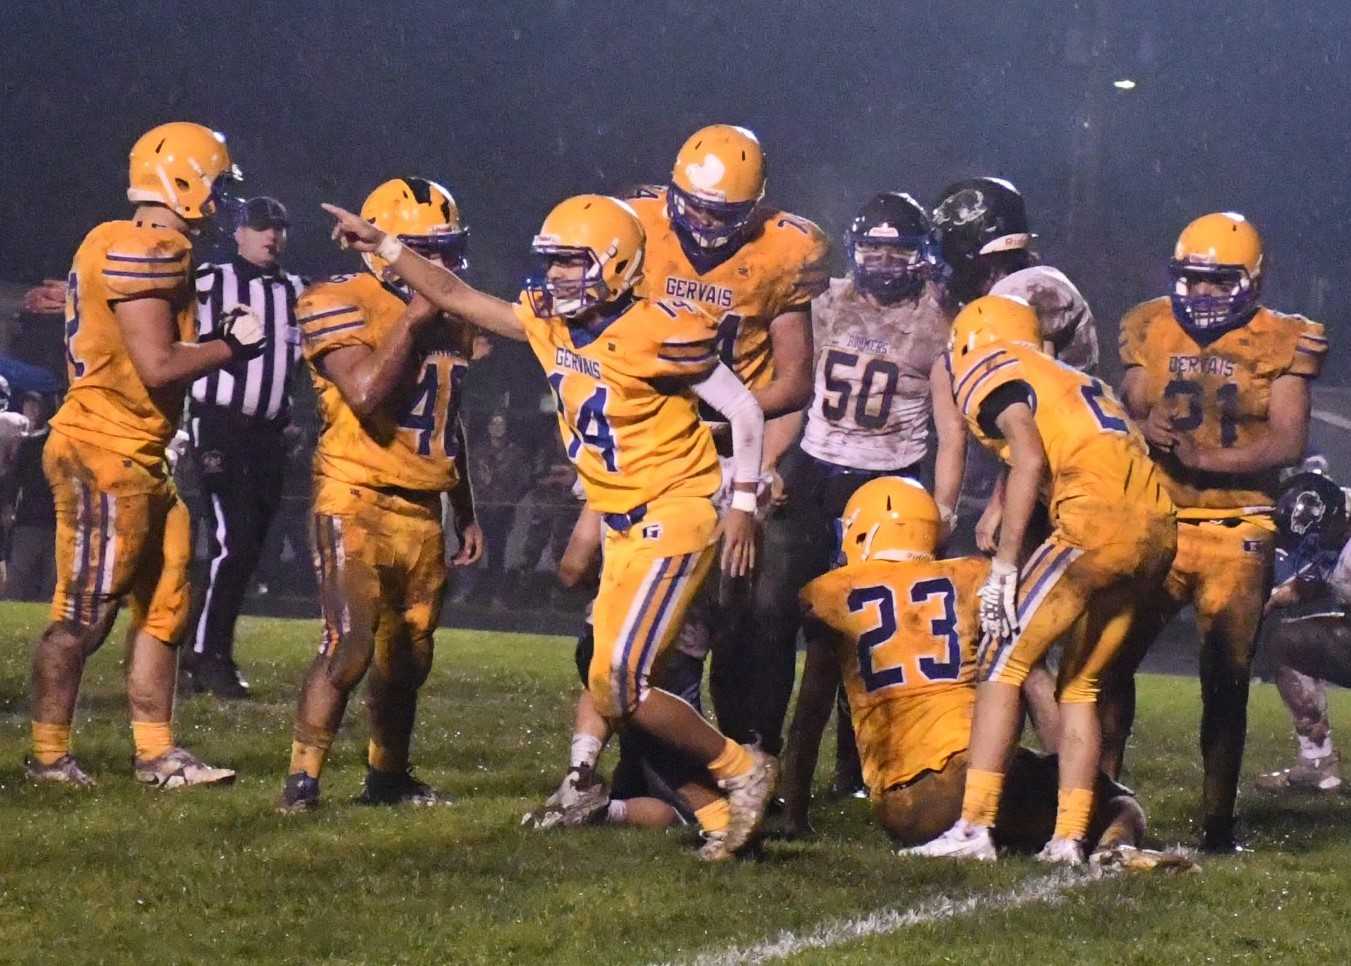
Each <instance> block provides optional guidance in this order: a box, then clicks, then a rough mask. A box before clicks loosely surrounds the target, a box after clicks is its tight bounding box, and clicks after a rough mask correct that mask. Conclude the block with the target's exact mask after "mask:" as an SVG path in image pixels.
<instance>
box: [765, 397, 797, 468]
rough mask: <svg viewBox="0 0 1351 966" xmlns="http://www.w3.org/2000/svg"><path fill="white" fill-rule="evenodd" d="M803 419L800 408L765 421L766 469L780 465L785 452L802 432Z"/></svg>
mask: <svg viewBox="0 0 1351 966" xmlns="http://www.w3.org/2000/svg"><path fill="white" fill-rule="evenodd" d="M802 420H803V413H802V412H801V411H800V410H799V411H797V412H792V413H786V414H784V415H782V416H780V417H778V418H777V419H771V420H769V421H768V422H766V423H765V445H764V455H763V456H762V457H761V464H762V465H763V466H764V468H765V469H766V470H772V469H774V468H775V467H776V466H778V465H779V460H780V459H782V458H783V454H784V453H786V452H788V450H789V449H790V448H791V447H792V445H793V443H795V442H797V438H798V435H799V434H800V433H801V432H802Z"/></svg>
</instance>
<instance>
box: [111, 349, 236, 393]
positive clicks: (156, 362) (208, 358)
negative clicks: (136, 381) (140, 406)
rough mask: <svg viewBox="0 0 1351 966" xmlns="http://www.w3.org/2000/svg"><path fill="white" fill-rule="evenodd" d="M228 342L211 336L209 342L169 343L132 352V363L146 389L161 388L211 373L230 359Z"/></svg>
mask: <svg viewBox="0 0 1351 966" xmlns="http://www.w3.org/2000/svg"><path fill="white" fill-rule="evenodd" d="M230 359H231V353H230V346H229V344H228V343H226V342H224V341H222V340H219V339H215V340H212V341H210V342H171V343H169V344H168V345H167V346H164V347H163V348H161V349H159V350H158V351H155V350H153V349H152V350H149V351H144V352H142V353H141V358H139V359H138V358H137V356H136V354H135V353H133V354H132V364H133V365H134V366H135V367H136V372H137V374H138V375H140V377H141V381H142V382H144V383H145V385H146V387H147V388H149V389H161V388H163V387H165V386H173V385H177V384H179V383H184V382H191V381H192V380H194V379H196V378H197V377H198V376H201V375H205V374H206V373H208V372H214V371H215V370H217V369H219V368H220V367H221V366H224V365H227V364H228V363H229V362H230Z"/></svg>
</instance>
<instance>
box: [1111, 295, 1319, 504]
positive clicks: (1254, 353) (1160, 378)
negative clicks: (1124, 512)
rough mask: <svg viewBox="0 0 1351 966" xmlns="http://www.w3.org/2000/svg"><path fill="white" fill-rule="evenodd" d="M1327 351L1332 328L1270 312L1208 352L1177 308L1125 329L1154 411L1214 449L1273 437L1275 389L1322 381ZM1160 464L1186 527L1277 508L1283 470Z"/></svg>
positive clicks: (1131, 359) (1157, 310) (1146, 308)
mask: <svg viewBox="0 0 1351 966" xmlns="http://www.w3.org/2000/svg"><path fill="white" fill-rule="evenodd" d="M1327 348H1328V343H1327V338H1326V337H1325V335H1324V332H1323V326H1321V325H1319V324H1318V323H1317V322H1311V321H1310V320H1308V319H1306V318H1304V317H1303V316H1300V315H1285V314H1283V313H1280V312H1273V311H1272V310H1270V309H1268V308H1260V309H1258V310H1257V312H1256V314H1254V315H1253V317H1252V318H1251V319H1250V320H1248V322H1247V323H1246V324H1244V325H1241V326H1239V327H1238V328H1236V329H1232V330H1230V331H1229V332H1226V333H1224V334H1223V335H1221V336H1220V337H1219V338H1217V339H1215V340H1214V341H1213V342H1211V343H1209V344H1208V345H1205V346H1201V345H1199V344H1198V343H1197V342H1196V340H1195V339H1193V338H1192V337H1191V336H1190V335H1188V334H1187V332H1186V330H1184V329H1183V328H1182V326H1181V325H1179V324H1178V322H1177V320H1176V319H1175V318H1174V317H1173V310H1172V305H1171V304H1170V302H1169V300H1168V299H1167V298H1158V299H1152V300H1150V301H1148V302H1145V303H1143V304H1141V305H1138V306H1136V307H1135V308H1133V309H1131V311H1130V312H1128V313H1127V314H1126V316H1125V317H1124V318H1123V319H1122V320H1121V364H1122V366H1124V367H1126V368H1128V369H1129V368H1131V367H1133V366H1138V367H1140V368H1141V369H1142V370H1143V371H1144V375H1145V395H1146V400H1147V402H1148V405H1149V406H1150V408H1153V407H1154V406H1158V405H1162V406H1165V407H1166V408H1167V411H1168V413H1169V415H1170V416H1171V417H1172V425H1173V427H1174V428H1175V429H1179V430H1183V431H1186V432H1190V433H1191V434H1192V436H1193V438H1194V439H1195V440H1196V442H1197V443H1199V444H1200V445H1202V446H1208V447H1217V446H1218V447H1228V446H1245V445H1247V444H1249V443H1251V442H1252V440H1253V438H1254V437H1255V436H1258V435H1260V434H1261V433H1263V432H1265V431H1266V427H1267V407H1268V405H1269V403H1270V401H1271V384H1272V383H1273V382H1275V381H1276V380H1277V379H1279V378H1280V377H1281V376H1284V375H1295V376H1303V377H1306V378H1310V379H1312V378H1315V377H1316V376H1317V375H1318V373H1319V372H1320V371H1321V370H1322V367H1323V359H1324V358H1325V357H1326V355H1327ZM1156 455H1157V456H1158V466H1159V469H1160V470H1161V471H1162V473H1163V479H1164V482H1165V485H1166V486H1167V488H1168V491H1169V493H1170V495H1171V496H1172V498H1173V502H1174V503H1175V504H1177V507H1178V515H1179V516H1181V517H1184V518H1186V517H1190V518H1193V519H1198V518H1207V517H1226V516H1240V515H1246V514H1249V513H1253V512H1261V511H1263V510H1270V509H1271V507H1272V505H1273V504H1274V503H1275V502H1276V486H1277V477H1278V471H1277V470H1276V469H1271V470H1265V471H1261V472H1257V473H1242V474H1237V473H1235V474H1220V473H1201V472H1196V471H1191V470H1187V469H1185V468H1183V467H1182V466H1180V465H1179V464H1178V463H1177V461H1176V460H1174V459H1172V458H1170V457H1168V456H1166V455H1161V454H1156Z"/></svg>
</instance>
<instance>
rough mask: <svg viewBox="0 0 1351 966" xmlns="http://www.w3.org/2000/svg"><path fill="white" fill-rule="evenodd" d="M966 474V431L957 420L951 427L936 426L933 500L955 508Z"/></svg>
mask: <svg viewBox="0 0 1351 966" xmlns="http://www.w3.org/2000/svg"><path fill="white" fill-rule="evenodd" d="M965 475H966V433H965V432H964V431H963V429H962V424H961V422H960V421H959V422H958V423H957V424H956V429H955V431H954V429H953V428H951V427H944V426H942V425H940V426H939V427H938V452H937V454H936V455H935V457H934V502H936V503H937V504H938V505H939V506H940V507H947V508H948V509H949V510H952V509H955V508H956V506H957V500H958V498H959V497H960V496H961V493H962V477H963V476H965Z"/></svg>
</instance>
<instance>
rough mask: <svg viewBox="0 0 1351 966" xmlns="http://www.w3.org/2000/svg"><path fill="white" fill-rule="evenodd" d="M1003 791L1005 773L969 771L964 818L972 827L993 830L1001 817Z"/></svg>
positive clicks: (963, 806) (971, 769)
mask: <svg viewBox="0 0 1351 966" xmlns="http://www.w3.org/2000/svg"><path fill="white" fill-rule="evenodd" d="M1003 790H1004V773H1003V772H999V771H981V770H980V769H979V768H969V769H967V772H966V791H965V792H964V793H963V794H962V818H964V819H965V820H966V821H967V822H968V823H970V824H971V825H981V826H984V827H985V828H992V827H993V826H994V822H995V819H996V818H998V817H999V795H1000V793H1001V792H1003Z"/></svg>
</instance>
